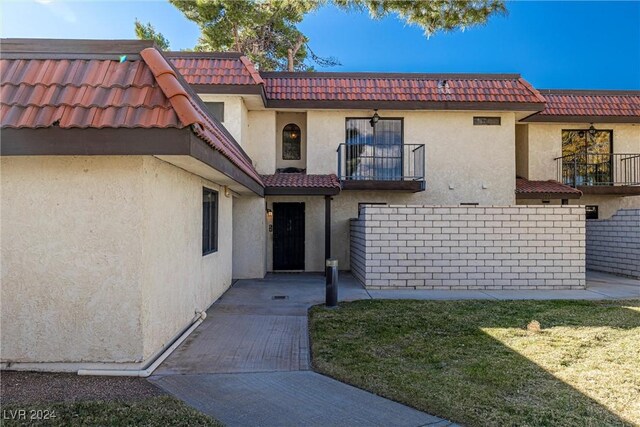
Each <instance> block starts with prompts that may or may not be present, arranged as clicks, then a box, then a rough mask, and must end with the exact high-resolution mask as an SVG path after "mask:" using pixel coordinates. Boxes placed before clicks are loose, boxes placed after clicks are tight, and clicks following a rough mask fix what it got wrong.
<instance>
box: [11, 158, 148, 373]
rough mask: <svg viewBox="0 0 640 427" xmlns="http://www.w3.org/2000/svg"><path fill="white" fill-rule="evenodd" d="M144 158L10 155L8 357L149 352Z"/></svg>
mask: <svg viewBox="0 0 640 427" xmlns="http://www.w3.org/2000/svg"><path fill="white" fill-rule="evenodd" d="M142 163H143V160H142V157H2V158H1V159H0V164H1V167H2V169H1V171H0V174H1V177H2V180H1V182H2V199H1V209H2V219H1V229H0V234H1V238H2V307H1V312H2V346H1V347H2V355H1V356H2V360H3V361H13V362H71V361H74V362H75V361H111V362H134V361H139V360H142V357H143V342H142V322H141V313H140V305H141V299H142V295H141V291H140V284H141V281H142V272H141V268H140V266H141V265H142V244H143V243H142V242H143V237H142V236H143V232H142V228H141V227H140V225H141V223H142V219H143V209H142V205H143V203H142V198H141V197H140V196H141V194H142V188H143V180H142Z"/></svg>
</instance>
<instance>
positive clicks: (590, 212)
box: [585, 206, 598, 219]
mask: <svg viewBox="0 0 640 427" xmlns="http://www.w3.org/2000/svg"><path fill="white" fill-rule="evenodd" d="M585 211H586V212H585V214H586V215H585V218H586V219H598V206H585Z"/></svg>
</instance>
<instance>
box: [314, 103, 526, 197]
mask: <svg viewBox="0 0 640 427" xmlns="http://www.w3.org/2000/svg"><path fill="white" fill-rule="evenodd" d="M378 113H379V114H380V116H382V117H394V118H403V119H404V143H405V144H425V158H426V163H425V168H426V188H427V189H426V191H424V192H421V193H416V194H415V195H414V197H413V198H412V199H411V202H410V203H413V204H415V203H420V204H458V203H480V204H502V205H509V204H513V203H514V200H515V199H514V189H515V175H516V169H515V161H514V159H515V115H514V113H499V112H482V113H478V112H475V113H474V112H442V111H419V112H416V111H379V112H378ZM371 115H372V112H371V111H368V110H361V111H359V110H345V111H323V110H315V111H308V112H307V158H308V162H307V173H310V174H327V173H335V172H336V169H337V154H336V150H337V148H338V144H340V143H343V142H344V141H345V119H346V118H347V117H370V116H371ZM478 115H481V116H500V117H501V120H502V124H501V125H500V126H474V125H473V116H478ZM407 203H409V202H407Z"/></svg>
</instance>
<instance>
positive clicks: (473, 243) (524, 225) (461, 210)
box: [351, 205, 585, 289]
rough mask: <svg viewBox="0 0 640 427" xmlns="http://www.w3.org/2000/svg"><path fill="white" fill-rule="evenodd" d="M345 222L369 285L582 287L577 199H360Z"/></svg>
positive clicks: (360, 275) (358, 274) (582, 237)
mask: <svg viewBox="0 0 640 427" xmlns="http://www.w3.org/2000/svg"><path fill="white" fill-rule="evenodd" d="M351 226H352V231H351V233H352V244H351V257H352V270H353V271H354V276H355V277H356V278H358V279H359V280H360V281H361V282H362V283H363V284H364V285H365V286H366V287H367V288H369V289H402V288H411V289H583V288H584V287H585V217H584V207H582V206H411V205H407V206H404V205H391V206H367V207H365V208H363V210H362V211H361V215H360V218H359V219H358V220H352V222H351ZM363 243H364V244H363ZM354 260H356V261H355V262H354ZM354 264H355V267H354ZM363 272H364V273H363Z"/></svg>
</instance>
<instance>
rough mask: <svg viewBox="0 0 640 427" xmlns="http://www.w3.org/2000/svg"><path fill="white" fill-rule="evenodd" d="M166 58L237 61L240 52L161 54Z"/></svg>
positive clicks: (169, 52) (178, 52) (173, 52)
mask: <svg viewBox="0 0 640 427" xmlns="http://www.w3.org/2000/svg"><path fill="white" fill-rule="evenodd" d="M163 53H164V55H165V56H166V57H167V58H194V59H196V58H203V59H213V58H218V59H239V58H240V57H241V56H243V54H242V53H241V52H192V51H185V52H183V51H175V50H173V51H166V52H163Z"/></svg>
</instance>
